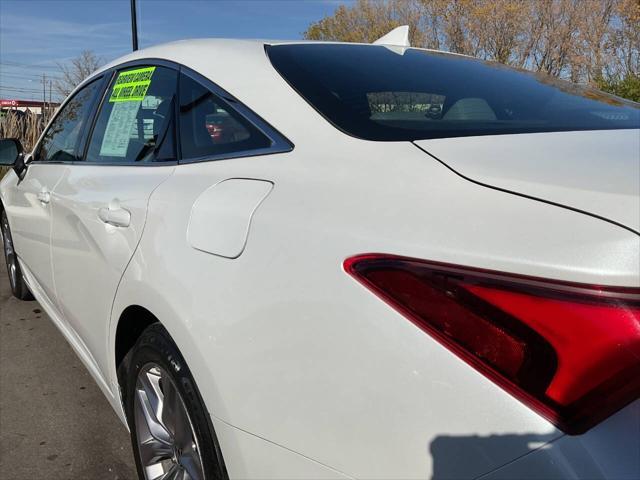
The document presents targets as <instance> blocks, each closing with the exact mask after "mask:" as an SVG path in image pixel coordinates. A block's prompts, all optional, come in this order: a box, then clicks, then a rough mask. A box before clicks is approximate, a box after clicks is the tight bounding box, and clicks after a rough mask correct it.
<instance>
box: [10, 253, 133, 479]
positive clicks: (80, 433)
mask: <svg viewBox="0 0 640 480" xmlns="http://www.w3.org/2000/svg"><path fill="white" fill-rule="evenodd" d="M0 478H2V480H41V479H47V480H58V479H64V480H71V479H74V480H75V479H83V480H86V479H91V480H102V479H108V480H115V479H131V480H134V479H135V478H136V474H135V466H134V463H133V458H132V455H131V447H130V441H129V434H128V433H127V431H126V429H125V428H124V426H122V424H121V423H120V421H119V420H118V418H117V416H116V414H115V413H114V412H113V410H112V409H111V406H110V405H109V404H108V403H107V401H106V399H105V398H104V396H103V395H102V392H101V391H100V389H99V388H98V386H97V385H96V384H95V382H94V381H93V379H92V378H91V376H90V375H89V373H88V372H87V371H86V370H85V368H84V366H83V365H82V364H81V363H80V360H78V358H77V357H76V355H75V353H74V352H73V351H72V350H71V347H69V345H68V344H67V342H66V341H65V339H64V338H63V337H62V335H61V334H60V332H59V331H58V329H57V328H56V327H55V326H54V325H53V323H51V321H50V320H49V318H48V317H47V315H46V314H45V313H44V312H42V309H41V307H40V306H39V305H38V303H37V302H21V301H19V300H16V299H15V298H13V297H12V296H11V293H10V290H9V281H8V277H7V274H6V269H5V265H4V258H1V259H0Z"/></svg>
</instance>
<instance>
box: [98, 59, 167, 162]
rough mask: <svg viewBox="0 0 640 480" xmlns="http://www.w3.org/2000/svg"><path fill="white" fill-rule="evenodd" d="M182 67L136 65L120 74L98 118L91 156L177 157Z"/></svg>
mask: <svg viewBox="0 0 640 480" xmlns="http://www.w3.org/2000/svg"><path fill="white" fill-rule="evenodd" d="M177 81H178V72H177V71H175V70H172V69H170V68H165V67H133V68H129V69H126V70H121V71H119V72H118V73H117V74H116V75H114V78H113V80H112V81H111V85H110V86H109V88H108V89H107V93H106V95H105V97H104V99H103V101H102V106H101V107H100V112H99V113H98V118H97V120H96V124H95V127H94V129H93V134H92V136H91V141H90V143H89V149H88V151H87V161H89V162H104V163H136V162H149V161H163V160H175V159H176V156H175V138H174V135H175V128H174V123H173V121H174V120H173V119H174V110H175V102H176V100H175V97H176V88H177Z"/></svg>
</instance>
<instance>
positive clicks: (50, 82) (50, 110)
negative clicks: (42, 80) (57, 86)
mask: <svg viewBox="0 0 640 480" xmlns="http://www.w3.org/2000/svg"><path fill="white" fill-rule="evenodd" d="M52 85H53V81H52V80H49V108H48V109H47V110H49V117H51V114H52V108H51V86H52Z"/></svg>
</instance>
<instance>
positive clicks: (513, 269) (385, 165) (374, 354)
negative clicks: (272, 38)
mask: <svg viewBox="0 0 640 480" xmlns="http://www.w3.org/2000/svg"><path fill="white" fill-rule="evenodd" d="M0 158H1V159H2V163H4V164H5V165H9V164H11V165H12V166H13V170H12V171H11V172H9V173H8V174H7V175H6V176H5V178H4V179H3V180H2V182H1V183H0V201H1V203H0V211H1V213H0V215H1V219H2V221H1V222H0V224H1V226H2V238H3V245H4V253H5V257H6V261H7V265H8V270H9V275H10V279H11V286H12V289H13V293H14V295H15V296H16V297H18V298H22V299H27V298H29V297H30V295H31V294H32V295H33V296H34V297H35V298H36V300H37V301H38V302H39V303H40V304H41V305H42V307H43V309H44V310H46V312H47V313H48V314H49V316H50V317H51V319H52V320H53V322H54V323H55V324H56V325H57V327H58V328H59V329H60V330H61V332H62V333H63V334H64V336H65V337H66V338H67V340H68V341H69V343H70V344H71V345H72V346H73V348H74V349H75V350H76V352H77V353H78V355H79V357H80V358H81V359H82V361H83V362H84V364H85V365H86V367H87V368H88V370H89V371H90V372H91V374H92V375H93V376H94V378H95V380H96V382H97V383H98V385H99V386H100V388H101V389H102V391H103V392H104V394H105V395H106V397H107V398H108V400H109V401H110V403H111V405H112V406H113V408H114V409H115V410H116V412H117V413H118V415H119V417H120V418H121V420H122V421H123V422H125V424H126V425H127V426H128V428H129V429H130V431H131V438H132V444H133V449H134V452H135V458H136V462H137V466H138V471H139V474H140V477H141V478H145V479H160V478H163V479H170V478H171V479H173V478H176V479H177V478H185V479H187V478H190V479H209V480H210V479H222V478H228V477H229V478H261V479H265V478H367V479H369V478H403V479H405V478H428V477H433V478H476V477H479V476H483V475H485V476H484V477H483V478H491V479H496V478H550V477H559V478H576V477H584V478H587V477H588V478H605V477H606V478H637V477H638V476H639V475H640V455H638V452H639V451H640V435H639V433H638V432H640V401H638V397H639V395H640V234H639V231H640V108H639V105H638V104H635V103H633V102H629V101H626V100H623V99H620V98H617V97H613V96H610V95H608V94H605V93H602V92H599V91H596V90H593V89H590V88H588V87H583V86H577V85H572V84H569V83H565V82H563V81H560V80H555V79H553V80H552V79H549V78H547V77H544V76H541V75H537V74H534V73H528V72H524V71H518V70H514V69H511V68H508V67H505V66H503V65H497V64H494V63H490V62H484V61H480V60H475V59H471V58H467V57H464V56H460V55H452V54H445V53H440V52H433V51H427V50H422V49H414V48H409V47H406V46H393V45H392V46H390V45H382V44H377V45H361V44H340V43H295V42H293V43H268V42H260V41H245V40H242V41H241V40H237V41H231V40H192V41H182V42H176V43H171V44H167V45H162V46H158V47H152V48H149V49H145V50H140V51H137V52H135V53H132V54H130V55H127V56H126V57H123V58H121V59H119V60H117V61H115V62H113V63H111V64H109V65H107V66H106V67H104V68H103V69H101V70H100V71H98V72H97V73H95V74H94V75H93V76H91V77H90V78H88V79H87V80H86V81H84V82H83V83H82V84H81V85H80V86H79V87H78V88H77V89H76V90H75V92H73V93H72V94H71V95H70V97H69V98H68V99H67V100H66V101H65V102H64V104H63V105H62V107H61V108H60V110H59V112H58V113H57V115H56V116H55V117H54V118H53V120H52V121H51V123H50V124H49V126H48V127H47V129H46V131H45V132H44V134H43V136H42V137H41V138H40V140H39V142H38V143H37V145H36V147H35V149H34V150H33V152H30V153H23V152H21V147H20V145H19V143H17V142H15V141H13V140H10V139H5V140H2V141H0ZM97 441H98V440H97ZM96 461H98V460H96Z"/></svg>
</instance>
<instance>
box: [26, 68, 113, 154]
mask: <svg viewBox="0 0 640 480" xmlns="http://www.w3.org/2000/svg"><path fill="white" fill-rule="evenodd" d="M100 83H101V82H100V80H95V81H93V82H91V83H90V84H88V85H87V86H85V87H83V88H82V89H81V90H79V91H78V92H77V93H76V94H75V95H74V96H73V98H71V100H69V101H68V102H67V103H66V104H65V105H64V107H62V110H60V113H58V115H57V116H56V118H55V120H54V121H53V123H52V124H51V125H50V126H49V128H48V129H47V133H45V135H44V137H43V139H42V142H41V143H40V147H39V150H38V154H37V155H36V160H38V161H44V162H73V161H76V160H78V155H77V149H78V144H79V141H80V137H81V134H82V132H83V129H84V127H85V126H86V124H87V122H88V121H89V117H90V114H91V107H92V105H93V101H94V100H95V97H96V93H97V91H98V87H99V85H100Z"/></svg>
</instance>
